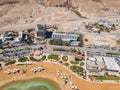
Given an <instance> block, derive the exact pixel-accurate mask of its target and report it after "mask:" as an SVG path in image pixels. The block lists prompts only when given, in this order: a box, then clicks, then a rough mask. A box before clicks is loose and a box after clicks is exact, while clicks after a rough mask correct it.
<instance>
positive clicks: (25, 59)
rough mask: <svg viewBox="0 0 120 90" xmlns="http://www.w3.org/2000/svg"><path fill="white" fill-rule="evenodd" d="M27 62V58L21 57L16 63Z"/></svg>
mask: <svg viewBox="0 0 120 90" xmlns="http://www.w3.org/2000/svg"><path fill="white" fill-rule="evenodd" d="M27 60H28V58H27V57H21V58H19V59H18V62H26V61H27Z"/></svg>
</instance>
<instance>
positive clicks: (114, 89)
mask: <svg viewBox="0 0 120 90" xmlns="http://www.w3.org/2000/svg"><path fill="white" fill-rule="evenodd" d="M40 66H43V67H44V68H45V70H44V71H42V72H37V73H33V72H32V71H31V70H30V69H32V68H33V67H40ZM14 68H17V69H20V70H22V69H27V73H26V74H24V75H22V74H21V73H16V74H10V75H7V74H5V73H4V72H5V71H6V70H8V69H14ZM57 70H59V71H61V72H62V73H64V74H66V75H67V76H68V77H69V82H73V83H74V84H75V85H77V86H78V88H79V90H120V84H117V83H95V82H89V81H86V80H83V79H80V78H79V77H77V76H76V75H75V74H73V73H71V72H70V71H68V70H67V69H66V68H65V67H63V66H61V65H58V64H55V63H50V62H40V63H36V64H33V65H29V66H27V67H26V66H25V65H24V66H9V67H8V68H4V69H3V70H1V71H0V85H1V86H2V85H4V84H6V83H8V82H11V81H14V80H24V79H30V78H36V77H41V78H42V77H44V78H49V79H52V80H54V81H56V82H57V83H58V84H59V86H60V87H61V89H62V90H72V89H71V87H70V85H69V83H68V84H66V85H65V86H63V81H64V80H63V79H61V77H60V76H58V75H57V73H56V71H57Z"/></svg>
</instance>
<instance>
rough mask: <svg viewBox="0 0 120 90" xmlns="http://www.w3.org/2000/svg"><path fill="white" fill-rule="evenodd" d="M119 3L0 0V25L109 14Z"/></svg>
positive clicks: (108, 0) (118, 8) (111, 0)
mask: <svg viewBox="0 0 120 90" xmlns="http://www.w3.org/2000/svg"><path fill="white" fill-rule="evenodd" d="M119 5H120V0H0V27H3V26H10V25H16V24H20V25H22V24H26V23H37V22H51V21H60V20H78V19H80V15H82V16H84V17H87V18H90V17H94V16H95V15H111V14H115V13H116V12H118V11H120V6H119ZM71 9H72V10H73V9H75V10H76V11H77V13H75V12H72V11H71ZM77 14H79V15H77Z"/></svg>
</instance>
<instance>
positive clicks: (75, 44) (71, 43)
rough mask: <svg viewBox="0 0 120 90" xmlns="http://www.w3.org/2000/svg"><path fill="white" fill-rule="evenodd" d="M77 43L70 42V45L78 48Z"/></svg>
mask: <svg viewBox="0 0 120 90" xmlns="http://www.w3.org/2000/svg"><path fill="white" fill-rule="evenodd" d="M78 44H79V43H78V42H77V41H72V42H70V45H72V46H78Z"/></svg>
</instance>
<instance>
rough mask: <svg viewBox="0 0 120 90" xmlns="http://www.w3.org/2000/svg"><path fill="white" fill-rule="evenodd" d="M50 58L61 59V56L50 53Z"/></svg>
mask: <svg viewBox="0 0 120 90" xmlns="http://www.w3.org/2000/svg"><path fill="white" fill-rule="evenodd" d="M48 59H54V60H59V59H60V58H59V56H58V55H54V54H52V55H49V56H48Z"/></svg>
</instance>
